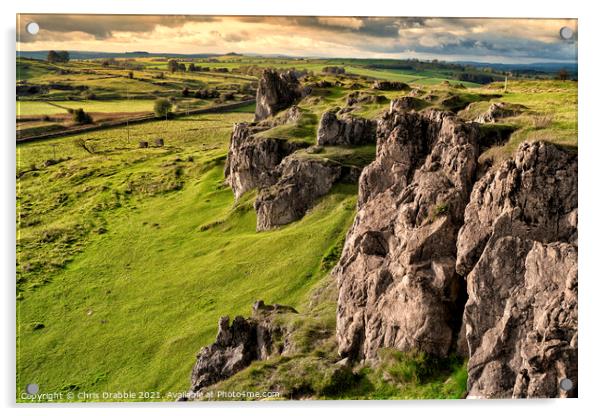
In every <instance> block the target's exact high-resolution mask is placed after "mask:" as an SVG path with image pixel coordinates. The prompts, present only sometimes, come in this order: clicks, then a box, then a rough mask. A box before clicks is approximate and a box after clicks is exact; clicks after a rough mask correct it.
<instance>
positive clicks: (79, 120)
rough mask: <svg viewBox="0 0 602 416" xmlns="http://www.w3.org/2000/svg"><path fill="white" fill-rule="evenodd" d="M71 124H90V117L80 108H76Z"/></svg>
mask: <svg viewBox="0 0 602 416" xmlns="http://www.w3.org/2000/svg"><path fill="white" fill-rule="evenodd" d="M72 114H73V122H74V123H75V124H90V123H92V117H91V116H90V114H88V113H86V112H85V111H84V110H83V109H82V108H78V109H77V110H74V111H73V113H72Z"/></svg>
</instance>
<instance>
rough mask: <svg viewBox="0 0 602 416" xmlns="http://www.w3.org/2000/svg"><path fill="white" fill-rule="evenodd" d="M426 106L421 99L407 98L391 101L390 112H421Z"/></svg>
mask: <svg viewBox="0 0 602 416" xmlns="http://www.w3.org/2000/svg"><path fill="white" fill-rule="evenodd" d="M425 104H426V103H425V102H424V101H423V100H421V99H419V98H416V97H411V96H406V97H401V98H396V99H394V100H391V105H390V111H411V110H420V109H421V108H422V107H424V106H425Z"/></svg>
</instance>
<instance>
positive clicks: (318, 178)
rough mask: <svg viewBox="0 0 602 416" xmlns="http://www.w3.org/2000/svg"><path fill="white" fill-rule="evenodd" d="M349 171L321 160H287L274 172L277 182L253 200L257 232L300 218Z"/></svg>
mask: <svg viewBox="0 0 602 416" xmlns="http://www.w3.org/2000/svg"><path fill="white" fill-rule="evenodd" d="M350 169H351V168H348V167H344V166H341V165H340V164H338V163H335V162H331V161H328V160H326V159H321V158H313V157H297V156H296V155H291V156H289V157H287V158H286V159H285V160H284V161H283V162H282V163H281V165H280V166H278V169H277V175H278V177H279V179H278V180H277V182H276V183H275V184H274V185H273V186H271V187H267V188H263V189H262V190H261V191H260V193H259V195H258V196H257V199H256V200H255V211H257V231H264V230H269V229H271V228H274V227H277V226H280V225H285V224H288V223H291V222H293V221H296V220H298V219H301V218H302V217H303V216H304V215H305V213H306V212H307V210H309V209H310V208H311V207H312V206H313V204H314V202H315V201H316V200H317V199H318V198H320V197H321V196H323V195H326V194H327V193H328V191H330V189H331V188H332V186H333V185H334V184H335V183H336V182H337V181H339V180H340V179H341V178H342V177H343V176H344V175H345V174H346V173H348V172H347V171H349V170H350Z"/></svg>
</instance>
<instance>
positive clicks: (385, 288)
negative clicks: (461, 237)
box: [333, 107, 479, 360]
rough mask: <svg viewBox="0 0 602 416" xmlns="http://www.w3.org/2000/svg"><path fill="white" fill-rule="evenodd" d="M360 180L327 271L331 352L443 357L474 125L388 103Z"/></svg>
mask: <svg viewBox="0 0 602 416" xmlns="http://www.w3.org/2000/svg"><path fill="white" fill-rule="evenodd" d="M377 140H378V142H377V156H376V160H375V161H374V162H373V163H372V164H370V165H369V166H368V167H366V168H365V169H364V171H363V172H362V175H361V177H360V189H359V201H358V214H357V216H356V219H355V222H354V224H353V226H352V228H351V230H350V231H349V233H348V235H347V239H346V242H345V247H344V250H343V254H342V256H341V259H340V261H339V263H338V265H337V266H336V267H335V269H334V272H333V273H334V274H335V276H336V278H337V280H338V285H339V300H338V308H337V338H338V341H339V353H340V354H341V355H342V356H347V357H351V358H356V359H368V360H370V359H374V358H375V357H376V355H377V351H378V350H379V349H380V348H383V347H391V348H396V349H400V350H406V351H407V350H412V349H419V350H423V351H426V352H428V353H431V354H434V355H438V356H446V355H447V354H449V353H450V352H451V351H452V350H453V348H454V340H455V339H456V337H457V332H458V330H459V324H458V321H459V320H458V319H454V318H453V317H454V316H458V315H461V311H462V309H461V308H462V306H463V305H462V302H463V299H464V298H463V296H462V286H463V282H462V279H461V277H460V276H458V274H457V273H456V272H455V267H454V266H455V246H454V241H455V237H456V234H457V232H458V230H459V228H460V226H461V225H462V219H463V214H464V206H465V205H466V203H467V202H468V197H469V193H470V188H471V185H472V182H471V181H472V180H473V177H474V173H475V170H476V167H477V158H478V154H479V152H478V129H477V128H476V126H474V125H472V124H465V123H462V122H461V121H459V120H457V119H456V118H455V116H453V115H452V114H451V113H445V112H439V111H428V112H426V113H424V114H420V113H415V112H411V113H408V112H405V111H398V109H397V108H395V107H394V108H393V109H392V110H391V111H389V112H388V113H386V114H385V115H384V116H383V118H382V119H381V120H379V122H378V127H377Z"/></svg>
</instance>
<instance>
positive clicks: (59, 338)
mask: <svg viewBox="0 0 602 416" xmlns="http://www.w3.org/2000/svg"><path fill="white" fill-rule="evenodd" d="M250 116H251V115H250V114H248V113H247V114H244V113H242V114H241V113H227V114H221V115H219V114H212V115H205V116H195V117H189V118H185V119H180V120H170V121H167V122H156V123H147V124H143V125H139V126H135V127H134V128H132V131H133V134H134V136H135V137H136V138H137V139H139V138H142V137H147V136H149V135H150V136H156V135H157V132H158V131H161V132H162V133H164V137H166V147H165V148H156V149H137V148H135V146H128V145H127V142H126V141H125V138H124V137H123V133H122V130H118V129H110V130H105V131H101V132H98V133H94V134H90V135H85V136H83V137H84V138H88V139H90V140H92V142H93V143H94V144H95V145H96V153H95V154H93V155H88V154H86V153H85V152H84V151H83V150H81V149H79V148H77V147H75V146H73V144H72V143H73V141H74V140H75V138H63V139H55V140H48V141H44V142H39V143H31V144H27V145H20V146H19V147H18V152H19V166H21V167H24V169H27V168H26V166H28V165H29V164H31V163H34V161H39V160H41V159H45V158H50V157H51V155H52V152H53V151H54V152H57V153H59V154H60V157H62V158H70V159H68V160H65V161H63V162H61V163H58V164H56V165H52V166H49V167H38V170H36V171H32V172H28V173H24V174H23V175H22V177H21V179H20V181H19V189H18V198H19V212H20V214H21V223H20V226H19V236H18V239H19V241H18V243H19V250H18V262H19V287H20V292H19V293H20V295H19V299H20V300H19V301H18V305H17V312H18V317H17V318H18V333H17V341H18V357H17V361H18V391H22V389H23V388H24V385H25V384H26V383H28V382H30V381H31V380H36V383H38V384H40V386H41V389H42V391H54V390H61V389H72V390H88V391H90V390H92V391H103V390H121V389H125V390H147V391H155V390H158V391H162V392H167V391H180V390H183V389H186V388H187V387H188V379H189V373H190V371H191V368H192V365H193V363H194V357H195V353H196V352H197V351H198V349H199V348H200V347H201V346H203V345H206V344H208V343H210V342H211V341H212V340H213V338H214V336H215V331H216V322H217V319H218V318H219V316H221V315H224V314H230V315H235V314H243V315H247V314H248V313H249V311H250V307H251V305H252V303H253V302H254V301H255V300H256V299H259V298H261V299H264V300H265V301H266V302H270V303H271V302H278V303H283V304H291V305H293V306H295V307H297V308H299V309H302V308H303V304H304V302H305V299H306V297H307V294H308V293H309V291H310V289H311V288H312V287H314V286H315V285H316V284H318V283H319V282H320V281H321V280H322V278H323V276H324V274H325V271H324V270H323V269H322V268H321V267H320V264H321V262H322V257H323V254H324V253H325V252H327V251H328V249H329V247H331V246H332V245H333V244H334V243H335V241H338V240H339V239H340V236H341V235H342V234H344V232H345V231H346V230H347V228H348V226H349V224H350V221H351V220H352V218H353V214H354V206H355V194H356V188H355V187H353V186H342V187H337V188H336V189H335V190H334V191H333V192H331V193H330V194H329V195H328V196H326V197H324V198H323V199H322V200H321V201H320V202H319V203H318V205H317V206H316V207H315V208H314V209H312V211H311V212H310V213H309V214H308V215H306V216H305V218H303V219H302V220H301V221H298V222H296V223H293V224H291V225H288V226H285V227H282V228H280V229H278V230H275V231H269V232H262V233H257V232H255V221H256V218H255V212H254V210H253V209H252V197H253V195H252V194H249V195H248V196H247V197H246V199H244V200H243V201H241V202H239V204H238V205H234V201H233V196H232V192H231V190H230V189H228V188H226V187H224V186H223V185H222V181H223V174H222V171H223V164H222V163H223V160H224V156H225V152H226V148H227V142H228V138H229V132H230V129H231V123H232V122H233V121H234V120H241V119H245V118H249V117H250ZM137 139H136V140H137ZM55 144H56V147H53V146H54V145H55ZM189 157H192V161H189ZM216 220H217V221H216ZM28 221H29V222H28ZM208 224H209V226H207V225H208ZM299 241H303V242H304V244H298V242H299ZM281 247H290V250H287V251H286V252H283V251H282V250H281ZM49 262H50V263H53V264H50V265H49V264H46V263H49ZM36 263H40V265H37V266H36ZM26 265H29V266H28V267H25V268H24V266H26ZM283 277H284V278H283ZM38 324H41V325H43V328H42V327H41V326H40V325H38ZM34 328H37V329H34Z"/></svg>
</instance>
